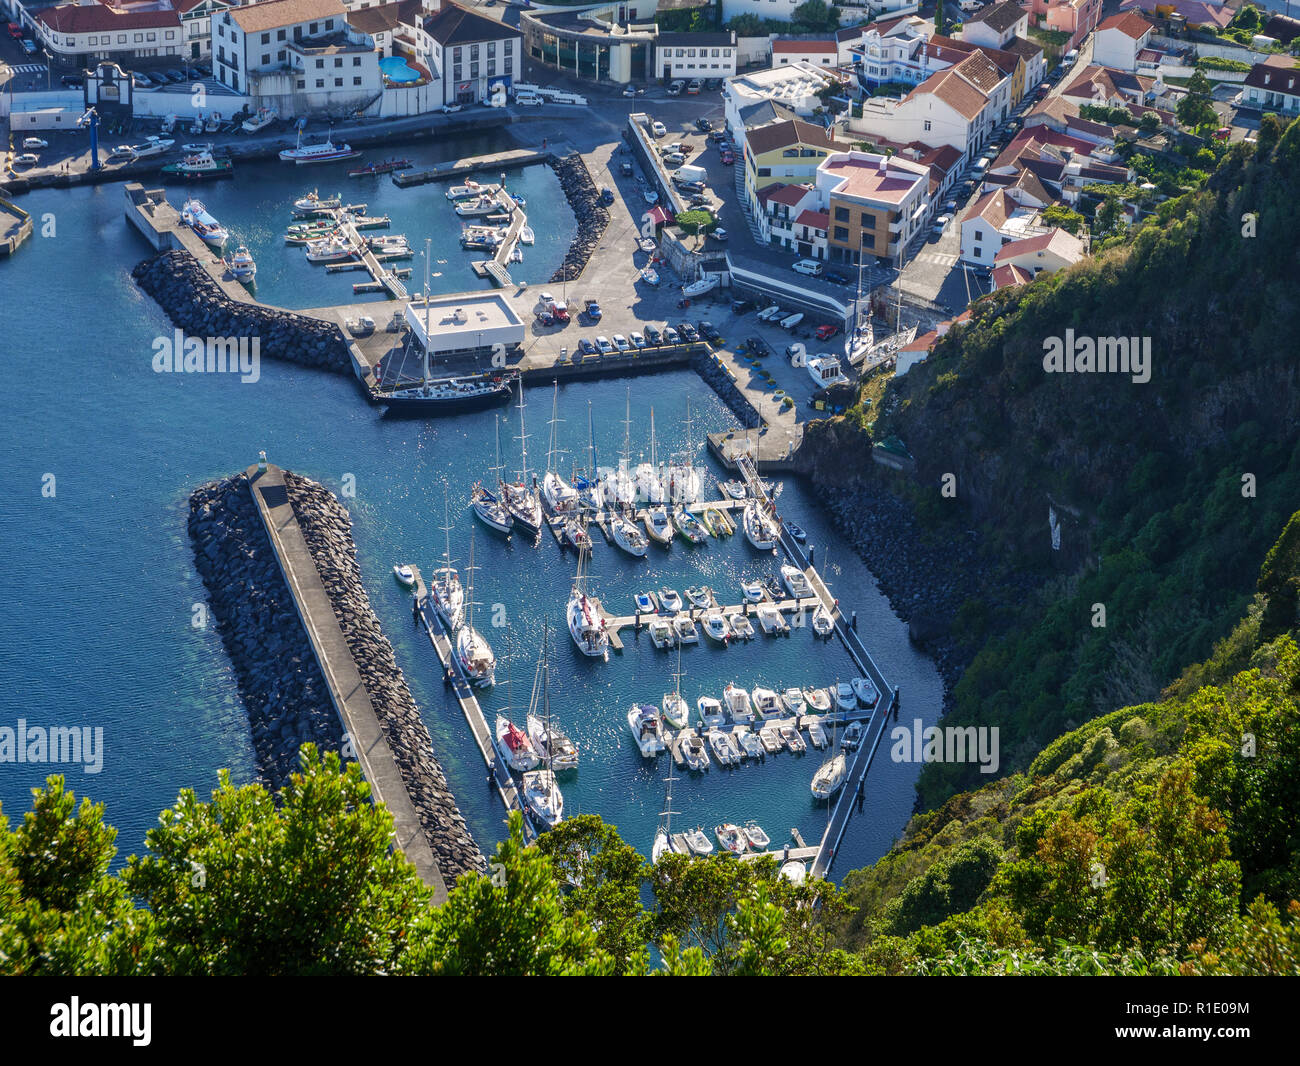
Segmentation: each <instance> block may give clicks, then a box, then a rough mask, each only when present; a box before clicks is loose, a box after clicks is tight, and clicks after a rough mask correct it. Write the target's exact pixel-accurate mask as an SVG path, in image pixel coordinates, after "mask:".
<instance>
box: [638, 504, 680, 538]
mask: <svg viewBox="0 0 1300 1066" xmlns="http://www.w3.org/2000/svg"><path fill="white" fill-rule="evenodd" d="M645 531H646V532H647V533H648V534H650V538H651V539H652V540H655V541H657V542H658V543H660V544H662V545H664V546H665V547H666V546H667V545H669V544H671V543H672V542H673V532H674V530H673V525H672V522H671V521H670V520H669V518H668V508H667V507H664V506H663V505H662V504H659V505H658V506H655V507H649V508H647V509H646V512H645Z"/></svg>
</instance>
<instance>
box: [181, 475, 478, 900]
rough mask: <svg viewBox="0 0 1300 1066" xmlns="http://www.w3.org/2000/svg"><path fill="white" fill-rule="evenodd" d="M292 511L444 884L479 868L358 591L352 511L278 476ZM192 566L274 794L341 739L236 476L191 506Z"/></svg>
mask: <svg viewBox="0 0 1300 1066" xmlns="http://www.w3.org/2000/svg"><path fill="white" fill-rule="evenodd" d="M285 481H286V484H287V486H288V488H289V495H290V502H291V505H292V506H293V509H294V514H295V515H296V516H297V518H298V521H299V524H300V526H301V528H302V532H303V536H304V538H305V540H306V541H307V544H308V547H309V549H310V550H311V553H312V558H313V560H314V561H315V562H316V565H317V569H318V572H319V573H320V576H321V581H322V583H323V584H324V586H325V589H326V592H327V593H328V594H329V596H330V599H331V602H332V604H333V607H334V612H335V616H336V617H337V618H338V620H339V625H340V627H341V629H342V631H343V634H344V636H345V638H346V640H347V642H348V647H349V648H350V650H351V651H352V654H353V656H354V659H355V661H356V665H357V669H358V671H359V673H360V674H361V677H362V680H363V681H364V683H365V685H366V692H367V694H368V695H369V697H370V701H371V704H372V706H373V707H374V710H375V714H376V715H377V716H378V718H379V722H380V727H381V728H382V729H383V731H384V735H385V738H386V739H387V741H388V743H389V746H390V747H391V748H392V751H393V755H394V758H395V760H396V762H397V765H398V768H399V769H400V771H401V773H402V778H403V781H404V782H405V784H406V787H407V792H408V794H409V795H410V798H411V802H412V804H413V805H414V807H415V809H416V811H417V812H418V814H419V818H420V824H421V827H422V828H423V830H424V835H425V837H426V839H427V840H428V842H429V846H430V848H431V849H432V850H433V852H434V854H435V855H436V856H437V860H438V864H439V867H440V869H441V870H442V873H443V876H444V877H445V878H446V879H447V881H448V883H450V882H451V881H453V880H454V879H455V878H456V877H458V876H459V875H460V874H462V873H464V872H465V871H467V870H482V869H483V868H484V861H483V856H482V855H481V854H480V852H479V850H478V847H477V846H476V845H475V843H474V841H473V838H472V837H471V836H470V833H469V829H468V827H467V826H466V825H465V820H464V818H463V817H462V815H461V813H460V810H459V808H458V807H457V806H456V802H455V800H454V798H453V797H452V795H451V790H450V789H449V787H448V785H447V781H446V778H445V776H444V774H443V772H442V767H441V766H440V765H439V764H438V760H437V758H436V757H435V755H434V753H433V742H432V739H431V738H430V737H429V732H428V729H427V728H426V727H425V725H424V722H423V721H422V720H421V719H420V716H419V712H418V711H417V710H416V707H415V703H414V701H413V700H412V699H411V696H410V693H409V692H408V691H407V689H406V682H405V679H404V677H403V676H402V673H401V671H400V670H399V669H398V668H397V664H396V660H395V658H394V656H393V650H392V646H391V645H390V644H389V643H388V639H387V638H386V637H385V636H384V635H383V632H382V631H381V629H380V626H379V620H378V619H377V618H376V617H375V615H374V612H373V611H372V610H371V608H370V601H369V599H368V598H367V596H366V593H365V589H364V588H363V587H362V585H361V581H360V574H359V571H358V568H357V562H356V548H355V546H354V545H353V543H352V534H351V524H350V521H349V518H348V514H347V511H346V510H344V508H343V507H342V506H341V505H340V504H339V503H338V501H337V500H335V498H334V497H333V496H332V495H331V494H330V493H329V492H328V491H327V490H326V489H324V488H322V487H321V486H320V485H316V484H315V483H313V482H311V481H308V480H307V479H305V478H302V477H298V476H296V475H293V474H291V473H289V472H288V471H285ZM189 533H190V538H191V541H192V543H193V547H194V559H195V566H196V568H197V570H198V572H199V575H200V577H202V579H203V583H204V585H205V586H206V587H207V590H208V596H209V602H210V604H211V607H212V613H213V616H214V617H215V619H216V623H217V628H218V632H219V633H220V634H221V638H222V642H223V644H224V645H225V648H226V651H227V653H228V654H229V656H230V660H231V663H232V665H233V666H234V670H235V676H236V679H237V683H238V687H239V694H240V697H241V699H242V700H243V702H244V706H245V708H246V709H247V712H248V717H249V725H250V727H251V730H252V735H253V744H254V748H255V750H256V752H257V761H258V772H259V774H260V775H261V776H262V778H263V780H264V781H265V783H266V784H267V785H268V787H270V788H273V789H278V788H280V787H282V786H283V785H284V783H285V782H287V780H288V778H289V775H290V774H291V773H293V771H294V770H295V769H296V768H297V760H298V749H299V748H300V747H301V746H302V745H303V744H305V743H307V742H309V741H310V742H313V743H315V744H316V745H317V747H318V748H320V749H321V750H322V751H328V750H334V751H339V750H342V749H343V739H344V738H343V731H342V726H341V724H340V722H339V719H338V714H337V712H336V711H335V709H334V705H333V703H332V702H331V700H330V696H329V689H328V687H327V685H326V683H325V679H324V677H323V676H322V675H321V672H320V667H319V665H318V664H317V662H316V658H315V655H314V653H313V652H312V649H311V645H310V643H309V641H308V639H307V635H306V633H305V632H304V630H303V627H302V622H301V621H300V619H299V617H298V614H297V612H296V610H295V607H294V603H293V597H292V594H291V593H290V591H289V588H288V586H287V585H286V583H285V581H284V578H283V576H282V575H281V573H280V568H279V564H278V562H277V560H276V557H275V552H274V550H273V549H272V547H271V544H270V542H269V541H268V539H267V536H266V531H265V529H264V528H263V526H262V521H261V518H260V516H259V515H258V511H257V505H256V503H255V502H254V501H253V497H252V492H251V490H250V487H249V483H248V479H247V478H246V477H245V476H244V475H243V474H237V475H235V476H234V477H230V478H226V479H224V480H222V481H217V482H212V483H210V484H207V485H203V486H200V487H199V488H198V489H196V490H195V491H194V493H193V494H192V495H191V496H190V515H189Z"/></svg>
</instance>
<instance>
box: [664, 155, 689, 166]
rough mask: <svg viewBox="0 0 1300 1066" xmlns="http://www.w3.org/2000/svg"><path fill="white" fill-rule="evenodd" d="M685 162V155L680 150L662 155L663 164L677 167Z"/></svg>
mask: <svg viewBox="0 0 1300 1066" xmlns="http://www.w3.org/2000/svg"><path fill="white" fill-rule="evenodd" d="M685 162H686V157H685V156H684V155H682V153H681V152H669V153H668V154H667V155H665V156H664V166H666V167H679V166H681V165H682V164H683V163H685Z"/></svg>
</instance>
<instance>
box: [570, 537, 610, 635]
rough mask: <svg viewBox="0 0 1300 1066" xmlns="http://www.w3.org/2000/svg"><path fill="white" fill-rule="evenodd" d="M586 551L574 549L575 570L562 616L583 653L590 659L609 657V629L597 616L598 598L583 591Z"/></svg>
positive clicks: (585, 577)
mask: <svg viewBox="0 0 1300 1066" xmlns="http://www.w3.org/2000/svg"><path fill="white" fill-rule="evenodd" d="M585 563H586V553H585V552H579V553H578V572H577V575H576V576H575V577H574V579H573V587H572V589H571V590H570V592H569V602H568V605H567V606H566V608H565V618H566V620H567V621H568V625H569V635H570V636H571V637H572V638H573V643H574V644H575V645H577V648H578V650H579V651H580V652H582V654H583V655H586V656H588V657H589V658H592V659H608V658H609V631H608V627H607V625H606V623H605V620H604V619H603V618H602V617H601V610H600V601H599V600H597V599H595V598H594V597H593V596H591V595H590V594H589V593H588V592H587V576H586V573H585Z"/></svg>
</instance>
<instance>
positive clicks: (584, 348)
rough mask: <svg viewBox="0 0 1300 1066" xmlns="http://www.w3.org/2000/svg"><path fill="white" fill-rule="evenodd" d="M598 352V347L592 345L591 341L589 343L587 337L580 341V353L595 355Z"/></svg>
mask: <svg viewBox="0 0 1300 1066" xmlns="http://www.w3.org/2000/svg"><path fill="white" fill-rule="evenodd" d="M597 350H598V349H597V348H596V346H595V345H594V344H592V343H591V341H589V340H588V339H587V338H586V337H583V338H582V339H581V340H579V341H578V351H580V352H581V353H582V354H583V355H595V354H596V352H597Z"/></svg>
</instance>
